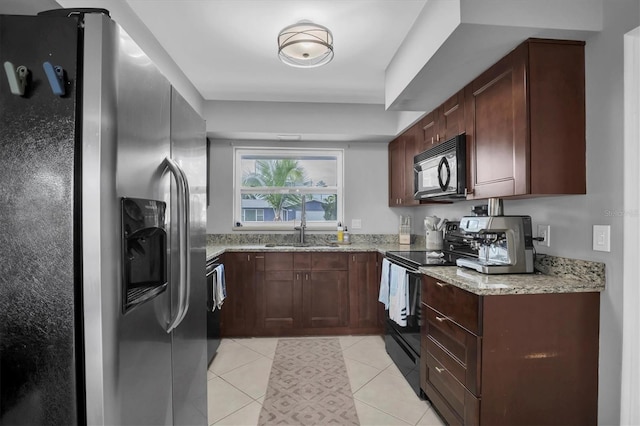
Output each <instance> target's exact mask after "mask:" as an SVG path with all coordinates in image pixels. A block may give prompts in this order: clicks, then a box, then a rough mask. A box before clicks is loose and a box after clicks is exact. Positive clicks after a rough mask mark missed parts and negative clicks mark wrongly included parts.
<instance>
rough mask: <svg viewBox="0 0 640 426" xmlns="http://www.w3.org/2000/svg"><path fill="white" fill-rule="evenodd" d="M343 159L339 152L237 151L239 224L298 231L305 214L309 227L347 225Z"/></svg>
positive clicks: (299, 150)
mask: <svg viewBox="0 0 640 426" xmlns="http://www.w3.org/2000/svg"><path fill="white" fill-rule="evenodd" d="M342 157H343V151H342V150H335V149H334V150H321V149H286V148H272V149H267V148H236V149H235V156H234V175H235V182H234V188H235V194H234V222H235V223H236V226H238V225H241V226H246V227H251V228H255V229H258V228H260V229H292V228H293V227H294V226H295V225H296V224H298V223H300V220H301V219H302V213H303V211H304V213H305V219H306V223H307V227H308V228H311V229H330V228H335V226H336V224H337V222H338V221H342V208H343V204H342V174H343V166H342V164H343V161H342ZM303 203H304V205H303ZM303 207H304V208H303Z"/></svg>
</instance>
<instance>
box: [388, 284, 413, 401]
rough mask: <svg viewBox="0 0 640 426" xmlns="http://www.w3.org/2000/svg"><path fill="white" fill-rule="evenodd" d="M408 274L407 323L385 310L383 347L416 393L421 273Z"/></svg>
mask: <svg viewBox="0 0 640 426" xmlns="http://www.w3.org/2000/svg"><path fill="white" fill-rule="evenodd" d="M407 273H408V275H409V288H408V291H409V315H408V316H407V325H406V326H400V325H398V324H397V323H396V322H395V321H393V320H391V319H390V318H389V311H386V323H385V336H384V340H385V348H386V351H387V353H388V354H389V356H390V357H391V359H392V360H393V363H394V364H395V365H396V367H398V369H399V370H400V372H401V373H402V375H403V376H404V377H405V379H406V380H407V382H408V383H409V385H411V387H412V388H413V390H414V391H415V392H416V394H417V395H418V396H420V397H422V395H421V392H420V326H421V324H422V314H421V309H420V288H421V274H420V273H418V272H407Z"/></svg>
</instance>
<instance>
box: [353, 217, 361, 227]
mask: <svg viewBox="0 0 640 426" xmlns="http://www.w3.org/2000/svg"><path fill="white" fill-rule="evenodd" d="M351 229H362V220H361V219H351Z"/></svg>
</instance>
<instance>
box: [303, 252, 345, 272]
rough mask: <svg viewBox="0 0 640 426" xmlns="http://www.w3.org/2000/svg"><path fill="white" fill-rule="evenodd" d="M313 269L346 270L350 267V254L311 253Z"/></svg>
mask: <svg viewBox="0 0 640 426" xmlns="http://www.w3.org/2000/svg"><path fill="white" fill-rule="evenodd" d="M311 269H312V270H316V271H334V270H339V271H346V270H348V269H349V255H348V254H346V253H311Z"/></svg>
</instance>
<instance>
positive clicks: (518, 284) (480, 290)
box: [420, 266, 604, 296]
mask: <svg viewBox="0 0 640 426" xmlns="http://www.w3.org/2000/svg"><path fill="white" fill-rule="evenodd" d="M420 272H422V273H423V274H425V275H428V276H430V277H433V278H436V279H438V280H441V281H445V282H447V283H449V284H453V285H455V286H456V287H459V288H461V289H463V290H467V291H469V292H471V293H474V294H478V295H481V296H486V295H500V294H544V293H580V292H601V291H604V281H601V282H598V281H594V280H588V279H578V278H575V277H573V276H559V275H547V274H542V273H540V272H536V273H534V274H497V275H487V274H481V273H479V272H476V271H473V270H471V269H467V268H459V267H456V266H440V267H437V268H433V267H432V268H420Z"/></svg>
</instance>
